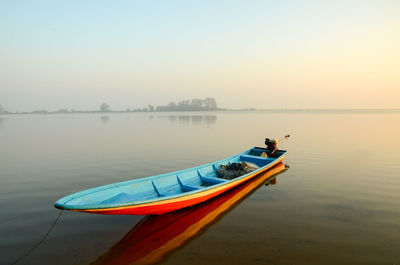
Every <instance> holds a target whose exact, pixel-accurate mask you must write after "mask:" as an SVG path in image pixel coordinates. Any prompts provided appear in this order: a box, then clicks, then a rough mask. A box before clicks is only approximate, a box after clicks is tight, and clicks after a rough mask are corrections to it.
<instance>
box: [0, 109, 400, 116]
mask: <svg viewBox="0 0 400 265" xmlns="http://www.w3.org/2000/svg"><path fill="white" fill-rule="evenodd" d="M374 111H377V112H387V111H396V112H397V111H400V108H390V109H358V108H357V109H298V108H296V109H214V110H169V111H134V110H132V111H126V110H117V111H104V112H103V111H98V110H93V111H90V110H89V111H85V110H82V111H68V112H60V111H32V112H7V113H0V115H32V114H33V115H34V114H40V115H52V114H112V113H149V114H150V113H154V114H157V113H188V112H190V113H199V112H374Z"/></svg>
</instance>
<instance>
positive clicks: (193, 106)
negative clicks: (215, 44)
mask: <svg viewBox="0 0 400 265" xmlns="http://www.w3.org/2000/svg"><path fill="white" fill-rule="evenodd" d="M202 110H203V111H208V110H219V108H218V105H217V101H216V100H215V99H214V98H211V97H207V98H205V99H199V98H194V99H192V100H182V101H179V102H178V103H175V102H170V103H169V104H168V105H166V106H153V105H148V107H145V108H139V109H134V110H131V109H129V108H127V109H126V110H112V109H111V108H110V105H109V104H107V103H105V102H103V103H101V104H100V106H99V109H98V110H75V109H70V110H69V109H59V110H56V111H47V110H44V109H43V110H35V111H32V112H15V113H12V112H8V111H6V110H5V109H4V108H3V107H2V106H1V105H0V114H53V113H96V112H101V113H103V112H154V111H202Z"/></svg>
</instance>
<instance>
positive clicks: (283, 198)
mask: <svg viewBox="0 0 400 265" xmlns="http://www.w3.org/2000/svg"><path fill="white" fill-rule="evenodd" d="M285 134H290V135H291V138H290V139H289V140H288V141H286V142H284V143H282V144H281V145H280V148H281V149H286V150H288V151H289V154H288V156H287V158H286V159H285V161H284V162H285V163H286V164H288V165H289V166H290V168H289V169H288V170H286V171H284V172H283V173H281V174H279V175H278V176H277V177H276V182H277V183H276V184H275V185H269V186H260V187H259V188H258V189H256V190H252V193H251V192H250V193H248V194H247V195H246V196H247V197H243V198H241V199H240V200H239V197H238V196H239V195H238V194H243V193H242V191H237V192H236V193H233V194H231V195H227V196H228V197H226V198H225V199H224V198H221V199H220V201H214V202H211V203H209V204H206V205H204V206H201V207H197V208H194V209H192V210H189V211H186V212H179V213H175V214H172V215H169V216H165V217H162V218H160V217H157V218H154V217H150V218H146V219H144V218H145V217H144V216H104V215H92V214H85V213H77V212H67V211H64V212H63V214H62V215H61V218H60V219H59V222H58V223H57V224H56V226H55V227H54V229H53V230H52V231H51V233H50V235H49V236H48V238H47V239H46V240H45V241H44V242H43V243H42V244H41V245H40V247H39V248H37V249H36V250H35V251H34V252H33V253H32V254H31V255H29V256H28V257H26V258H25V259H23V260H21V261H20V262H19V263H18V264H91V263H94V264H125V262H127V260H128V259H129V258H127V257H125V256H124V255H128V256H129V255H133V256H134V255H139V254H138V253H135V251H137V252H139V251H142V252H143V251H146V249H147V248H148V250H149V251H148V253H147V255H149V257H156V256H157V255H158V256H157V257H160V258H159V259H154V260H153V261H157V262H161V263H164V264H188V263H190V264H192V265H194V264H400V152H399V150H400V112H399V111H363V112H361V111H336V112H335V111H329V112H328V111H325V112H317V111H314V112H304V111H303V112H301V111H300V112H296V111H286V112H278V111H276V112H206V113H200V112H199V113H197V112H196V113H189V112H188V113H153V114H150V113H120V114H75V115H72V114H66V115H18V116H11V115H4V116H0V209H1V212H0V264H10V263H12V262H13V261H14V260H16V259H17V258H18V257H20V256H21V255H23V254H25V253H26V252H27V251H29V249H30V248H32V247H33V246H34V245H35V244H36V243H37V242H38V241H40V239H41V238H42V237H43V236H44V234H45V233H46V232H47V230H48V228H49V227H50V225H51V224H52V223H53V222H54V220H55V219H56V217H57V215H58V214H59V210H57V209H55V208H54V207H53V204H54V202H55V201H56V200H57V199H59V198H60V197H63V196H65V195H68V194H70V193H73V192H76V191H79V190H83V189H87V188H90V187H94V186H98V185H103V184H108V183H112V182H117V181H123V180H129V179H132V178H140V177H145V176H149V175H154V174H158V173H165V172H170V171H175V170H178V169H184V168H188V167H192V166H196V165H200V164H203V163H207V162H211V161H215V160H219V159H222V158H225V157H228V156H231V155H233V154H236V153H239V152H242V151H244V150H246V149H248V148H249V147H252V146H262V145H263V143H264V138H265V137H276V138H281V137H282V136H284V135H285ZM229 196H230V197H229ZM241 196H242V195H241ZM232 198H235V200H238V201H237V202H236V201H235V200H234V199H232ZM184 216H187V217H184ZM204 216H206V217H204ZM185 218H186V219H185ZM196 218H198V219H196ZM196 220H197V221H196ZM179 222H182V225H181V226H180V225H179V226H178V225H177V224H178V223H179ZM174 224H175V225H174ZM138 227H139V228H140V229H138ZM158 227H160V229H161V228H162V229H161V232H159V233H158V234H157V233H156V234H154V233H155V232H154V231H151V229H156V228H157V229H158ZM182 227H185V228H186V227H188V230H185V231H186V232H183V233H181V231H178V230H179V229H181V228H182ZM133 228H135V229H133ZM189 229H190V230H189ZM157 231H160V230H157ZM163 231H169V232H163ZM151 233H153V235H151ZM139 237H141V238H139ZM139 239H143V240H144V241H140V240H139ZM121 240H122V241H121ZM146 240H147V241H146ZM164 241H165V243H166V244H165V245H163V244H164V243H163V242H164ZM118 242H119V243H118ZM135 242H142V243H137V247H132V246H134V244H136V243H135ZM146 242H147V243H146ZM167 243H168V244H167ZM151 244H153V248H152V246H150V245H151ZM157 244H158V245H157ZM154 246H158V248H157V247H156V248H154ZM150 250H151V251H150ZM110 253H112V255H110ZM110 256H112V257H113V259H112V260H111V261H108V262H109V263H106V261H105V258H107V257H110ZM149 260H151V259H149ZM126 264H128V263H126Z"/></svg>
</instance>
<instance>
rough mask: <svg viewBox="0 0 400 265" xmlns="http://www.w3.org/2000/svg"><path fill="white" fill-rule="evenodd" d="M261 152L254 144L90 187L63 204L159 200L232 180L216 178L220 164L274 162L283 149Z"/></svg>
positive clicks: (111, 204) (260, 165)
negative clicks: (178, 168) (166, 169)
mask: <svg viewBox="0 0 400 265" xmlns="http://www.w3.org/2000/svg"><path fill="white" fill-rule="evenodd" d="M263 152H264V153H266V154H267V155H268V154H269V153H268V151H267V150H266V149H265V148H261V147H254V148H251V149H249V150H247V151H245V152H243V153H240V154H238V155H235V156H233V157H230V158H227V159H224V160H220V161H217V162H214V163H210V164H206V165H203V166H198V167H194V168H190V169H185V170H181V171H177V172H173V173H167V174H162V175H157V176H154V177H149V178H143V179H134V180H130V181H125V182H120V183H115V184H110V185H106V186H102V187H98V188H94V189H90V190H87V191H86V192H82V194H80V193H75V194H73V195H75V196H74V197H73V198H69V199H68V200H66V201H64V203H65V204H66V205H71V206H79V205H88V206H89V205H92V206H93V207H95V206H96V205H97V206H99V205H101V206H102V207H112V206H113V205H123V204H132V203H135V202H136V203H138V202H145V201H152V200H161V199H165V197H168V196H176V195H180V194H182V193H188V192H195V191H201V190H204V189H207V188H208V187H211V186H215V185H219V184H222V183H226V182H231V181H234V180H235V179H232V180H227V179H223V178H219V177H218V175H217V173H216V171H217V169H218V168H219V167H220V166H221V165H227V164H231V163H239V162H247V163H251V164H253V165H255V166H256V167H258V168H260V167H264V166H266V165H268V164H270V163H272V162H274V161H275V160H276V159H277V158H279V157H280V156H281V155H282V154H284V153H285V152H286V151H283V150H277V151H276V152H275V154H274V157H263V156H261V154H262V153H263ZM66 199H67V197H66Z"/></svg>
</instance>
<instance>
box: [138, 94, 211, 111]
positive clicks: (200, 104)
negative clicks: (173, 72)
mask: <svg viewBox="0 0 400 265" xmlns="http://www.w3.org/2000/svg"><path fill="white" fill-rule="evenodd" d="M201 110H203V111H207V110H218V105H217V101H216V100H215V99H214V98H210V97H208V98H205V99H200V98H194V99H192V100H188V99H187V100H182V101H179V102H178V103H175V102H170V103H169V104H168V105H165V106H153V105H149V106H148V107H147V108H142V109H134V110H133V111H135V112H136V111H139V112H153V111H201Z"/></svg>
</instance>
